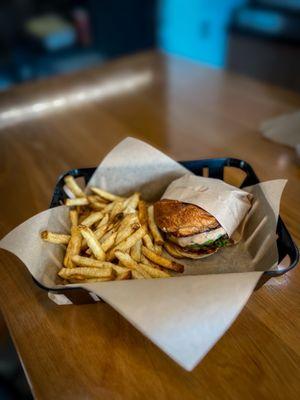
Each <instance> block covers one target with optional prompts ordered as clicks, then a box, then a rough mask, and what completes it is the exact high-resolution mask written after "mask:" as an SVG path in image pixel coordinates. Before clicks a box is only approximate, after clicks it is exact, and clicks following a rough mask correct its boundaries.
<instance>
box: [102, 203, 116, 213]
mask: <svg viewBox="0 0 300 400" xmlns="http://www.w3.org/2000/svg"><path fill="white" fill-rule="evenodd" d="M114 205H115V202H114V201H112V202H111V203H109V204H107V205H106V206H105V207H104V208H103V209H102V212H103V214H107V213H110V212H111V210H112V209H113V208H114Z"/></svg>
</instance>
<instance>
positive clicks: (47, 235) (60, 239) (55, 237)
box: [41, 231, 71, 244]
mask: <svg viewBox="0 0 300 400" xmlns="http://www.w3.org/2000/svg"><path fill="white" fill-rule="evenodd" d="M41 238H42V239H43V240H45V241H46V242H50V243H56V244H68V243H69V241H70V238H71V236H70V235H65V234H63V233H55V232H49V231H43V232H41Z"/></svg>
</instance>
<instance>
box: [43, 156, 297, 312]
mask: <svg viewBox="0 0 300 400" xmlns="http://www.w3.org/2000/svg"><path fill="white" fill-rule="evenodd" d="M180 164H181V165H183V166H184V167H186V168H187V169H188V170H190V171H191V172H193V173H194V174H195V175H200V176H203V175H206V176H209V177H211V178H217V179H222V180H224V171H225V167H231V168H237V169H239V170H242V171H243V175H244V179H243V181H242V182H241V184H240V187H241V188H243V187H246V186H250V185H255V184H256V183H259V180H258V178H257V176H256V174H255V173H254V171H253V169H252V168H251V166H250V165H249V164H248V163H246V162H245V161H242V160H238V159H235V158H214V159H208V160H193V161H181V162H180ZM94 171H95V168H80V169H72V170H71V171H68V172H66V173H65V174H63V175H61V176H60V178H59V179H58V182H57V184H56V187H55V190H54V194H53V198H52V201H51V205H50V208H53V207H56V206H59V205H61V204H63V203H64V200H65V199H66V197H67V196H66V193H65V191H64V189H63V187H64V177H65V176H66V175H72V176H73V177H74V178H83V179H84V181H85V183H86V184H87V183H88V181H89V179H90V177H91V176H92V174H93V173H94ZM277 248H278V259H279V263H281V262H282V261H283V259H285V261H287V263H288V264H287V266H284V267H282V268H280V269H276V270H270V271H264V273H263V274H262V276H261V278H260V280H259V282H258V284H257V286H256V289H258V288H259V287H261V286H262V285H263V284H264V283H265V282H266V281H267V280H269V279H270V278H272V277H277V276H280V275H283V274H285V273H286V272H288V271H289V270H291V269H292V268H294V267H295V266H296V265H297V263H298V261H299V251H298V248H297V247H296V245H295V244H294V242H293V240H292V238H291V235H290V234H289V232H288V230H287V228H286V227H285V225H284V223H283V222H282V219H281V218H280V217H279V218H278V223H277ZM36 283H37V284H38V285H39V286H40V287H42V288H43V289H45V290H47V291H51V292H53V293H56V294H63V295H65V296H66V297H67V298H68V299H69V300H71V302H72V303H74V304H84V303H90V302H94V301H95V298H94V297H95V296H93V295H90V294H89V293H88V292H87V291H86V290H85V289H82V288H72V287H71V288H67V287H66V288H63V289H51V288H47V287H45V286H43V285H41V284H39V283H38V282H37V281H36Z"/></svg>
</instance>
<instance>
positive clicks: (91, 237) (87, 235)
mask: <svg viewBox="0 0 300 400" xmlns="http://www.w3.org/2000/svg"><path fill="white" fill-rule="evenodd" d="M79 231H80V233H81V235H82V236H83V237H84V239H85V240H86V242H87V245H88V247H89V248H90V249H91V252H92V253H93V254H94V256H95V257H96V259H97V260H100V261H104V260H105V253H104V251H103V249H102V247H101V245H100V243H99V242H98V239H97V237H96V236H95V234H94V232H93V231H92V230H91V229H90V228H88V227H87V226H82V225H80V226H79Z"/></svg>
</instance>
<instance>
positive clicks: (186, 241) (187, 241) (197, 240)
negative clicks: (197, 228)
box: [170, 227, 226, 247]
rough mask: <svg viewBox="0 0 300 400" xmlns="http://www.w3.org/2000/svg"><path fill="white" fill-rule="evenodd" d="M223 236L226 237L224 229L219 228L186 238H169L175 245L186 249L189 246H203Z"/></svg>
mask: <svg viewBox="0 0 300 400" xmlns="http://www.w3.org/2000/svg"><path fill="white" fill-rule="evenodd" d="M224 235H226V231H225V229H224V228H222V227H220V228H217V229H213V230H211V231H208V232H203V233H197V234H196V235H192V236H186V237H180V238H177V237H175V236H171V237H170V239H171V240H172V242H174V243H177V244H178V245H179V246H181V247H186V246H191V245H193V244H204V243H206V242H208V241H209V240H213V241H215V240H217V239H219V238H220V237H221V236H224Z"/></svg>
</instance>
